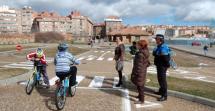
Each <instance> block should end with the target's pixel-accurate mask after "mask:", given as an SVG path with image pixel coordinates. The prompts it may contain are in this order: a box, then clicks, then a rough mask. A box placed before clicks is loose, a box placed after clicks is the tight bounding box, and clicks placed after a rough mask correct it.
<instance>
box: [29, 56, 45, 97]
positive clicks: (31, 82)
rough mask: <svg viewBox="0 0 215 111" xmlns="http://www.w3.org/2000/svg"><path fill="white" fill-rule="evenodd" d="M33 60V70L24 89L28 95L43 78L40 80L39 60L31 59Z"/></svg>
mask: <svg viewBox="0 0 215 111" xmlns="http://www.w3.org/2000/svg"><path fill="white" fill-rule="evenodd" d="M33 62H34V72H33V74H32V75H31V77H30V78H29V80H28V83H27V85H26V87H25V91H26V93H27V94H28V95H30V94H31V92H32V91H33V89H34V87H35V86H36V87H38V86H39V85H41V84H42V82H43V80H41V73H42V72H41V71H42V69H41V66H42V65H41V64H39V61H37V60H33Z"/></svg>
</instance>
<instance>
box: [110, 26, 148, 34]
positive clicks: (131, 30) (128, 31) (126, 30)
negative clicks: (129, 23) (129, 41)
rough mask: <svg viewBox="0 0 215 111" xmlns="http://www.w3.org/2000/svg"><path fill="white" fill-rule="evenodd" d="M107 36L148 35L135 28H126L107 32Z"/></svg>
mask: <svg viewBox="0 0 215 111" xmlns="http://www.w3.org/2000/svg"><path fill="white" fill-rule="evenodd" d="M108 35H142V36H144V35H145V36H147V35H150V34H149V33H148V32H146V31H144V30H141V29H139V28H135V27H127V28H123V29H121V30H116V31H112V32H109V33H108Z"/></svg>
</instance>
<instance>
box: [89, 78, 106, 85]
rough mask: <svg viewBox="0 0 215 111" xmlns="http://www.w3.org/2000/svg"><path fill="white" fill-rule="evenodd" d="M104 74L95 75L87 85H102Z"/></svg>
mask: <svg viewBox="0 0 215 111" xmlns="http://www.w3.org/2000/svg"><path fill="white" fill-rule="evenodd" d="M103 81H104V76H95V77H94V79H93V80H92V82H91V83H90V85H89V87H102V83H103Z"/></svg>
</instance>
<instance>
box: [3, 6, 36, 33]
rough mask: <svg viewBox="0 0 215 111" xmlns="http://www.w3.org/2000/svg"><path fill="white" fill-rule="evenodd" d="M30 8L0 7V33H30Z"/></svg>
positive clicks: (31, 21)
mask: <svg viewBox="0 0 215 111" xmlns="http://www.w3.org/2000/svg"><path fill="white" fill-rule="evenodd" d="M32 23H33V20H32V9H31V7H27V6H25V7H24V8H22V9H14V8H9V7H8V6H1V7H0V33H30V32H31V27H32Z"/></svg>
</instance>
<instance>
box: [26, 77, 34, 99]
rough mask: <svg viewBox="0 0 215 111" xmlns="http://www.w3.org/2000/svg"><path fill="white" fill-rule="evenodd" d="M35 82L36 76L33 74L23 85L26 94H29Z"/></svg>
mask: <svg viewBox="0 0 215 111" xmlns="http://www.w3.org/2000/svg"><path fill="white" fill-rule="evenodd" d="M35 83H36V78H35V75H34V74H33V75H32V77H31V78H30V79H29V80H28V83H27V85H26V87H25V91H26V93H27V94H28V95H30V94H31V92H32V91H33V89H34V86H35Z"/></svg>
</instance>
